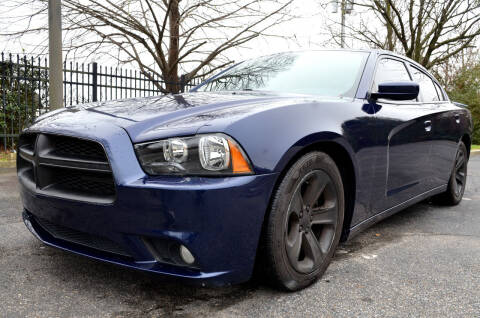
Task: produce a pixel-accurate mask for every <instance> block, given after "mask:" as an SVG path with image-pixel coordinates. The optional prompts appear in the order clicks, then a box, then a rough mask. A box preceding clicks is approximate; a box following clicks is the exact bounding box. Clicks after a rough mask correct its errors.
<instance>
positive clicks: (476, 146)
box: [472, 145, 480, 150]
mask: <svg viewBox="0 0 480 318" xmlns="http://www.w3.org/2000/svg"><path fill="white" fill-rule="evenodd" d="M472 150H480V145H472Z"/></svg>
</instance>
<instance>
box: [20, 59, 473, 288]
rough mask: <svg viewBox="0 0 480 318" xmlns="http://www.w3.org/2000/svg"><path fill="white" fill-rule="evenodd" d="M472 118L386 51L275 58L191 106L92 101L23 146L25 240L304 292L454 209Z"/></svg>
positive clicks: (63, 114)
mask: <svg viewBox="0 0 480 318" xmlns="http://www.w3.org/2000/svg"><path fill="white" fill-rule="evenodd" d="M471 132H472V120H471V116H470V113H469V112H468V110H467V109H465V108H463V107H458V106H456V105H455V104H453V103H451V102H450V101H449V99H448V96H447V95H446V94H445V92H444V90H443V88H442V87H441V86H440V85H439V84H438V82H437V81H436V80H435V78H434V77H433V76H431V74H429V73H428V72H427V71H426V70H425V69H424V68H422V67H421V66H420V65H418V64H417V63H415V62H413V61H411V60H409V59H406V58H404V57H402V56H399V55H396V54H393V53H391V52H386V51H354V50H323V51H311V52H297V53H281V54H275V55H271V56H266V57H262V58H258V59H254V60H251V61H245V62H243V63H239V64H237V65H235V66H233V67H232V68H230V69H228V70H226V71H224V72H222V73H220V74H218V75H217V76H215V77H213V78H212V79H210V80H208V81H206V82H205V83H203V84H202V85H200V86H198V87H196V88H194V89H193V90H192V91H191V92H189V93H185V94H178V95H167V96H160V97H150V98H139V99H129V100H122V101H115V102H104V103H93V104H86V105H83V106H77V107H71V108H66V109H63V110H60V111H55V112H52V113H48V114H46V115H44V116H42V117H40V118H39V119H38V120H37V121H36V122H35V123H34V124H33V125H32V126H31V127H30V128H28V129H27V130H26V131H24V133H23V134H22V136H21V138H20V142H19V149H18V177H19V180H20V184H21V188H20V191H21V196H22V201H23V205H24V212H23V217H24V220H25V223H26V225H27V227H28V228H29V229H30V230H31V231H32V232H33V233H34V234H35V235H36V236H37V237H38V238H39V239H40V240H42V241H43V242H45V243H46V244H48V245H51V246H54V247H58V248H61V249H64V250H68V251H72V252H75V253H78V254H82V255H85V256H89V257H92V258H96V259H100V260H103V261H107V262H111V263H114V264H119V265H123V266H127V267H131V268H136V269H140V270H145V271H150V272H155V273H160V274H164V275H168V276H173V277H177V278H178V279H186V280H188V281H196V282H199V283H202V284H211V285H219V284H220V285H221V284H231V283H239V282H243V281H246V280H248V279H249V278H250V276H251V274H252V271H253V268H254V265H255V264H259V266H261V268H262V269H263V270H264V271H265V273H266V274H267V275H268V276H269V277H270V280H271V282H272V283H274V284H276V285H277V286H279V287H281V288H284V289H287V290H298V289H301V288H304V287H306V286H308V285H309V284H311V283H312V282H314V281H315V280H316V279H318V278H319V277H320V276H321V275H322V274H323V273H324V271H325V270H326V268H327V266H328V264H329V263H330V260H331V259H332V256H333V254H334V252H335V249H336V247H337V245H338V243H339V241H340V240H346V239H348V238H350V237H352V236H353V235H355V234H356V233H358V232H359V231H361V230H363V229H365V228H366V227H368V226H370V225H372V224H373V223H375V222H377V221H379V220H381V219H383V218H385V217H387V216H389V215H391V214H393V213H395V212H398V211H400V210H402V209H404V208H406V207H408V206H410V205H412V204H414V203H416V202H419V201H421V200H423V199H425V198H428V197H430V196H436V199H437V200H438V201H440V202H443V203H445V204H450V205H454V204H458V203H459V202H460V200H461V199H462V196H463V192H464V190H465V185H466V172H467V162H468V157H469V153H470V144H471V141H470V140H471V139H470V135H471Z"/></svg>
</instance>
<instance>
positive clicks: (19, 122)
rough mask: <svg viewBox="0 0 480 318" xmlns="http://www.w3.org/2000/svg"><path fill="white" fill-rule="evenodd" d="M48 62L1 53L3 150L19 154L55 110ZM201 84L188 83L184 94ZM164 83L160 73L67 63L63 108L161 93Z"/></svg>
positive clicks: (0, 146)
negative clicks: (27, 133)
mask: <svg viewBox="0 0 480 318" xmlns="http://www.w3.org/2000/svg"><path fill="white" fill-rule="evenodd" d="M48 71H49V70H48V61H47V59H45V58H33V57H27V56H20V55H12V54H4V53H1V61H0V105H1V107H0V151H4V150H8V149H14V148H15V143H16V140H17V137H18V135H19V133H20V132H21V131H22V129H23V128H25V127H26V126H28V125H29V124H31V123H32V122H33V121H34V120H35V118H36V117H38V116H40V115H42V114H44V113H46V112H48V111H49V109H50V104H49V100H48V76H49V73H48ZM200 83H201V79H200V78H196V79H194V80H192V81H189V82H186V81H185V80H184V77H183V76H182V77H181V80H180V83H168V84H174V85H178V87H179V88H180V90H181V91H185V90H188V89H190V88H192V87H194V86H196V85H198V84H200ZM166 84H167V83H165V81H163V79H162V78H160V77H159V76H157V75H156V74H150V73H148V74H146V73H142V72H140V71H138V70H131V69H122V68H115V67H106V66H102V65H98V64H97V63H91V64H79V63H74V62H68V63H67V62H65V63H64V67H63V93H64V94H63V96H64V100H63V106H65V107H69V106H73V105H77V104H82V103H88V102H96V101H108V100H116V99H124V98H132V97H145V96H154V95H159V94H162V88H163V89H165V85H166Z"/></svg>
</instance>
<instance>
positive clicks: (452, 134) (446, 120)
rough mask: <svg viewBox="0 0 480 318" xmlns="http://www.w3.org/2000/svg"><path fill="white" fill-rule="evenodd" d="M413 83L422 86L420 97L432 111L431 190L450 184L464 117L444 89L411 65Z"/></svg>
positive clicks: (422, 71)
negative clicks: (446, 95)
mask: <svg viewBox="0 0 480 318" xmlns="http://www.w3.org/2000/svg"><path fill="white" fill-rule="evenodd" d="M409 67H410V72H411V74H412V77H413V80H414V81H416V82H417V83H418V84H419V85H420V95H421V96H420V98H421V102H422V103H423V107H428V108H430V109H431V112H432V114H431V118H432V128H431V132H430V135H431V139H432V142H431V147H430V154H429V163H430V167H429V178H428V180H427V182H428V185H429V188H435V187H439V186H442V185H445V184H446V183H448V179H449V177H450V172H451V169H452V165H453V161H454V159H455V154H456V150H457V147H458V145H457V142H458V140H459V139H460V136H459V132H460V124H461V123H460V122H461V117H460V116H459V114H457V113H456V112H455V110H456V107H455V105H452V104H451V103H450V102H448V101H447V99H446V98H445V95H444V93H443V90H442V89H441V88H440V86H439V85H438V84H437V83H436V82H435V81H434V80H433V78H432V77H431V76H430V75H429V74H428V73H427V72H425V71H424V70H421V69H420V68H419V67H416V66H415V65H412V64H410V65H409Z"/></svg>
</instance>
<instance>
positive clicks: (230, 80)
mask: <svg viewBox="0 0 480 318" xmlns="http://www.w3.org/2000/svg"><path fill="white" fill-rule="evenodd" d="M367 57H368V53H367V52H352V51H312V52H300V53H281V54H275V55H270V56H265V57H261V58H257V59H254V60H249V61H245V62H242V63H240V64H238V65H236V66H234V67H232V68H231V69H229V70H227V71H226V72H224V73H222V74H220V75H218V76H217V77H215V78H213V79H212V80H211V81H210V82H208V83H206V84H205V85H203V86H201V87H199V88H198V91H239V90H240V91H243V90H247V91H249V90H261V91H273V92H281V93H293V94H314V95H322V96H335V97H354V96H355V92H356V90H357V86H358V82H359V81H360V76H361V75H362V71H363V67H364V65H365V61H366V59H367Z"/></svg>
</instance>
